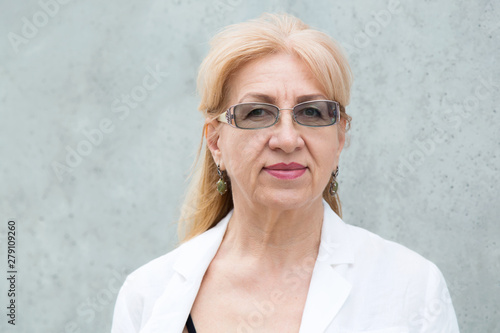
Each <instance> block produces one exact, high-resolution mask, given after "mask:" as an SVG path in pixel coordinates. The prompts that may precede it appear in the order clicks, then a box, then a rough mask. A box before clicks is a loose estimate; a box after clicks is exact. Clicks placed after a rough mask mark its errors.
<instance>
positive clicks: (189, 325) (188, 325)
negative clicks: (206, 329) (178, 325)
mask: <svg viewBox="0 0 500 333" xmlns="http://www.w3.org/2000/svg"><path fill="white" fill-rule="evenodd" d="M186 328H187V329H188V333H196V328H194V324H193V318H191V314H189V317H188V320H187V322H186Z"/></svg>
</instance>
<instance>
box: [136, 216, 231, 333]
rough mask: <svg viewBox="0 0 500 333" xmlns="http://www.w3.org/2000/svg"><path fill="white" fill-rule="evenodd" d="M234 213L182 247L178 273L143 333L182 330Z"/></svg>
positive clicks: (169, 282)
mask: <svg viewBox="0 0 500 333" xmlns="http://www.w3.org/2000/svg"><path fill="white" fill-rule="evenodd" d="M231 215H232V212H231V213H229V214H228V215H227V216H226V217H225V218H224V219H222V220H221V221H220V222H219V223H218V224H217V225H216V226H215V227H213V228H212V229H210V230H208V231H207V232H205V233H203V234H202V235H200V236H198V237H196V238H193V239H192V240H190V241H188V242H186V243H184V244H183V245H181V246H180V247H179V248H178V251H179V254H178V259H177V260H176V262H175V263H174V266H173V269H174V274H173V276H172V278H171V279H170V280H169V281H168V283H167V286H166V288H165V290H164V292H163V293H162V295H161V296H160V297H159V298H158V300H157V301H156V303H155V305H154V307H153V311H152V313H151V317H150V318H149V320H148V322H147V323H146V325H145V326H144V327H143V329H142V330H141V331H140V333H153V332H155V333H156V332H165V333H169V332H175V333H178V332H182V330H183V328H184V325H185V324H186V320H187V317H188V315H189V312H190V311H191V307H192V306H193V303H194V300H195V298H196V295H197V294H198V290H199V288H200V285H201V281H202V280H203V276H204V275H205V272H206V270H207V268H208V266H209V265H210V262H211V261H212V259H213V258H214V257H215V254H216V253H217V250H218V249H219V246H220V244H221V242H222V238H223V237H224V233H225V231H226V228H227V223H228V221H229V219H230V218H231Z"/></svg>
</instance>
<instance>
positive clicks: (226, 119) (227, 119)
mask: <svg viewBox="0 0 500 333" xmlns="http://www.w3.org/2000/svg"><path fill="white" fill-rule="evenodd" d="M312 102H332V103H334V104H335V110H336V111H337V115H336V117H335V122H333V123H332V124H328V125H304V124H301V123H299V122H298V121H297V118H295V112H293V110H294V109H295V108H296V107H297V106H300V105H303V104H306V103H312ZM242 104H260V105H268V106H272V107H275V108H276V109H278V114H277V116H276V120H275V121H274V123H272V124H271V125H269V126H264V127H255V128H245V127H239V126H237V125H236V121H234V124H233V121H232V120H234V119H235V118H234V108H235V107H236V106H238V105H242ZM281 110H290V111H292V119H293V120H294V121H295V122H296V123H297V124H299V125H300V126H304V127H328V126H333V125H335V124H337V123H338V122H339V121H340V113H341V106H340V103H339V102H337V101H332V100H328V99H318V100H312V101H305V102H302V103H298V104H296V105H294V107H293V108H279V107H278V106H276V105H274V104H271V103H261V102H243V103H238V104H234V105H231V106H230V107H229V108H228V109H227V110H226V111H224V112H223V113H221V114H220V115H218V116H217V117H216V118H215V119H217V120H218V121H219V122H221V123H225V124H228V125H229V126H231V127H234V128H239V129H243V130H257V129H264V128H269V127H272V126H274V125H276V124H277V123H278V121H279V120H280V117H281Z"/></svg>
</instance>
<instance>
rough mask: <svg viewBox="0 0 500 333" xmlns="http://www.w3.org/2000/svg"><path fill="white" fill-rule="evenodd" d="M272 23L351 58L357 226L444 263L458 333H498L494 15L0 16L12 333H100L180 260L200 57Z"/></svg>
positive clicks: (379, 1)
mask: <svg viewBox="0 0 500 333" xmlns="http://www.w3.org/2000/svg"><path fill="white" fill-rule="evenodd" d="M263 11H286V12H289V13H291V14H295V15H297V16H298V17H300V18H302V19H303V20H304V21H305V22H307V23H308V24H310V25H312V26H314V27H316V28H318V29H320V30H323V31H325V32H327V33H328V34H330V35H331V36H333V37H334V38H335V39H337V40H338V41H339V42H340V43H341V44H342V45H343V46H344V47H345V49H346V50H347V53H348V54H349V58H350V62H351V66H352V69H353V72H354V75H355V83H354V87H353V93H352V103H351V105H350V106H349V107H348V112H349V113H350V114H351V115H352V117H353V123H352V131H351V139H350V140H351V143H350V146H349V147H348V148H347V149H345V150H344V153H343V156H342V159H341V165H340V195H341V198H342V201H343V204H344V219H345V220H346V222H348V223H351V224H355V225H359V226H362V227H365V228H367V229H369V230H372V231H374V232H376V233H378V234H380V235H382V236H383V237H385V238H388V239H391V240H395V241H397V242H399V243H402V244H404V245H406V246H407V247H409V248H411V249H413V250H415V251H417V252H419V253H421V254H423V255H424V256H426V257H427V258H429V259H430V260H432V261H433V262H435V263H436V264H437V265H438V266H439V267H440V268H441V270H442V272H443V274H444V276H445V277H446V279H447V282H448V286H449V289H450V291H451V294H452V297H453V301H454V304H455V308H456V312H457V315H458V319H459V323H460V325H461V329H462V332H481V333H483V332H499V331H500V313H499V311H500V310H499V301H498V295H500V278H499V276H500V247H499V242H500V241H499V236H500V223H498V222H499V220H498V216H499V214H500V209H499V200H498V193H499V192H498V190H497V183H498V181H499V180H500V179H499V176H498V174H499V171H500V170H499V164H500V163H499V148H500V146H499V145H500V135H499V133H500V130H499V125H500V121H499V118H498V111H499V109H498V102H500V100H499V97H498V96H499V93H500V66H499V64H498V57H499V54H500V37H499V35H500V23H499V22H500V3H499V1H498V0H492V1H488V0H477V1H463V0H462V1H454V0H435V1H432V0H428V1H419V2H416V1H401V2H400V3H399V2H398V1H395V0H394V1H393V0H376V1H372V0H371V1H368V0H364V1H355V2H347V1H343V2H341V1H321V0H317V1H315V2H305V1H292V0H288V1H278V0H266V1H252V2H251V3H250V2H247V1H242V0H217V1H201V0H197V1H188V0H182V1H180V0H164V1H156V0H148V1H129V2H125V1H118V0H108V1H97V0H90V1H84V0H73V1H70V0H64V1H63V0H58V2H57V1H56V0H41V1H35V0H25V1H22V2H20V1H13V0H10V1H8V0H3V1H2V2H1V4H0V36H1V39H0V52H1V53H0V135H1V140H0V177H1V178H0V220H1V227H0V230H1V231H0V235H1V237H0V258H2V259H1V261H2V262H1V264H0V266H1V267H2V271H3V272H4V273H5V272H6V270H7V269H6V260H5V258H6V254H5V253H6V249H7V245H6V237H5V235H6V232H7V221H8V220H9V219H14V220H15V221H16V222H17V229H18V244H17V250H18V253H17V257H18V265H17V268H18V271H19V273H18V280H17V291H18V295H17V299H16V301H17V324H16V326H15V327H12V326H11V325H7V323H6V316H5V314H6V309H5V308H6V305H7V297H6V292H7V291H6V290H7V283H6V279H5V278H4V277H2V278H1V280H2V281H3V282H2V283H0V288H1V289H0V292H1V295H2V296H1V297H0V299H1V306H0V308H2V309H4V310H2V311H1V312H2V313H1V317H0V318H2V319H1V323H0V331H1V332H55V333H63V332H107V331H109V329H110V326H111V317H112V311H113V306H114V301H115V297H116V293H117V291H118V288H119V287H120V285H121V283H122V282H123V279H124V278H125V276H126V274H128V273H129V272H131V271H132V270H133V269H135V268H137V267H138V266H140V265H142V264H144V263H146V262H147V261H149V260H151V259H153V258H155V257H157V256H160V255H162V254H164V253H165V252H167V251H169V250H171V249H172V248H173V247H174V246H175V243H176V241H177V238H176V233H175V221H176V219H177V217H178V215H179V208H180V203H181V200H182V195H183V192H184V189H185V188H186V185H187V184H186V182H185V178H186V176H187V175H188V173H189V168H190V165H191V163H192V161H193V159H194V155H195V151H196V148H197V145H198V143H199V137H200V135H201V126H202V123H203V119H202V117H201V115H199V113H198V112H197V111H196V108H197V102H198V98H197V96H196V94H195V79H196V73H197V67H198V65H199V63H200V62H201V60H202V59H203V57H204V55H205V54H206V52H207V50H208V44H207V42H208V40H209V38H210V36H212V35H213V34H214V33H215V32H216V31H217V30H218V29H219V28H221V27H223V26H225V25H227V24H230V23H236V22H240V21H243V20H247V19H250V18H254V17H257V16H258V15H259V14H260V13H262V12H263ZM387 13H389V15H388V14H387ZM151 73H154V74H151ZM75 152H76V153H75ZM77 153H78V156H77V155H76V154H77ZM4 273H2V276H3V274H4ZM5 274H6V273H5ZM4 312H5V313H4ZM421 315H422V318H424V319H425V316H426V315H432V314H421Z"/></svg>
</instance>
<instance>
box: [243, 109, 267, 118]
mask: <svg viewBox="0 0 500 333" xmlns="http://www.w3.org/2000/svg"><path fill="white" fill-rule="evenodd" d="M265 114H266V111H265V110H264V109H254V110H252V111H250V112H249V113H248V114H247V117H262V116H264V115H265Z"/></svg>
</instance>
